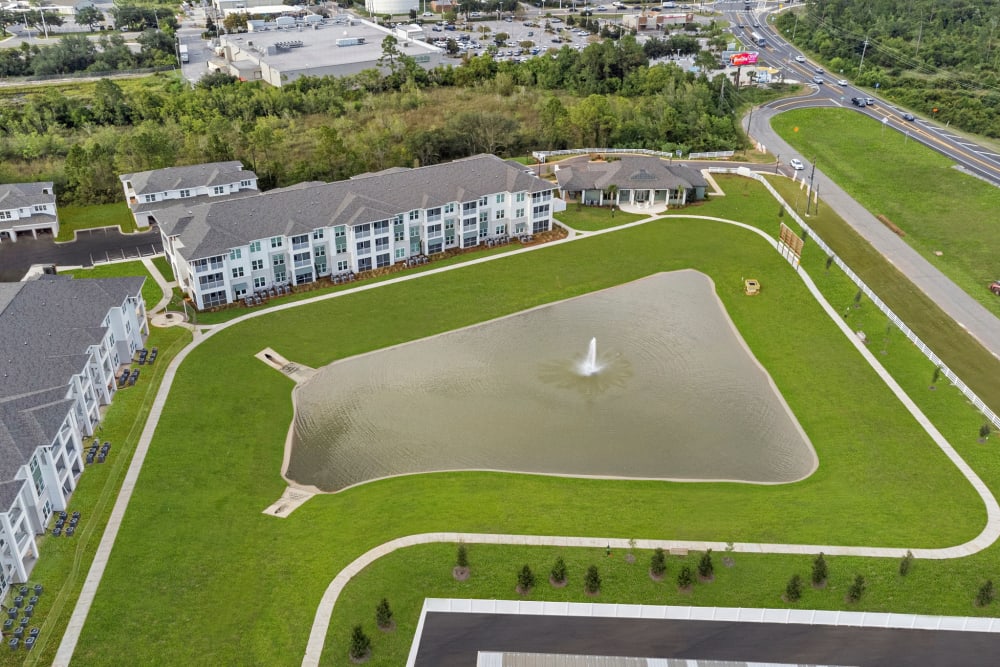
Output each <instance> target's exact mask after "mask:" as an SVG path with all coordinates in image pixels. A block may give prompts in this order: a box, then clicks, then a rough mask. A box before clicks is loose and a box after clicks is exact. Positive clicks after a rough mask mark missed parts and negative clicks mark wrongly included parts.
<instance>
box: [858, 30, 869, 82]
mask: <svg viewBox="0 0 1000 667" xmlns="http://www.w3.org/2000/svg"><path fill="white" fill-rule="evenodd" d="M867 51H868V36H867V35H865V46H864V48H863V49H861V62H860V63H858V76H861V66H862V65H864V64H865V53H866V52H867Z"/></svg>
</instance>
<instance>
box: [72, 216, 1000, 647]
mask: <svg viewBox="0 0 1000 667" xmlns="http://www.w3.org/2000/svg"><path fill="white" fill-rule="evenodd" d="M670 217H683V218H695V219H697V218H699V217H700V218H701V219H707V220H715V221H720V222H726V223H728V224H735V225H738V226H740V227H743V228H746V229H749V230H751V231H753V232H754V233H756V234H758V235H759V236H761V237H763V238H764V239H766V240H767V242H768V243H771V245H772V247H775V240H774V239H773V238H771V237H770V236H768V235H767V234H766V233H764V232H762V231H760V230H758V229H756V228H753V227H750V226H749V225H745V224H743V223H740V222H735V221H726V220H721V219H719V218H711V217H705V216H690V215H676V216H670ZM657 219H660V218H659V216H657V217H651V218H647V219H644V220H639V221H636V222H632V223H628V224H626V225H621V226H619V227H615V228H611V229H605V230H600V231H597V232H593V233H592V234H589V235H588V236H596V235H599V234H607V233H613V232H616V231H620V230H622V229H627V228H629V227H634V226H636V225H641V224H647V223H649V222H651V221H653V220H657ZM580 238H586V237H581V236H571V237H567V238H565V239H560V240H557V241H553V242H551V243H546V244H543V245H537V246H529V247H526V248H521V249H519V250H513V251H511V252H507V253H501V254H498V255H491V256H488V257H480V258H477V259H474V260H471V261H469V262H464V263H461V264H454V265H450V266H444V267H439V268H436V269H430V270H428V271H423V272H420V273H414V274H407V275H403V276H400V277H397V278H392V279H390V280H386V281H383V282H378V283H368V284H365V285H359V286H358V287H355V288H352V289H349V290H344V291H340V292H333V293H330V294H325V295H320V296H317V297H314V298H311V299H305V300H302V301H297V302H293V303H287V304H282V305H280V306H275V307H273V308H268V309H266V310H260V311H255V312H252V313H248V314H246V315H243V316H241V317H238V318H235V319H233V320H230V321H229V322H226V323H223V324H218V325H215V326H213V327H211V328H210V329H205V328H200V329H196V331H195V333H196V335H195V338H194V340H193V341H192V342H191V343H190V344H189V345H188V346H187V347H185V348H184V349H183V350H182V351H181V352H180V353H179V354H178V355H177V356H176V357H175V358H174V359H173V360H172V361H171V363H170V365H169V366H168V368H167V370H166V372H165V375H164V378H163V382H162V384H161V385H160V389H159V391H158V392H157V395H156V398H155V400H154V402H153V406H152V408H151V410H150V413H149V416H148V417H147V419H146V425H145V427H144V428H143V431H142V434H141V435H140V437H139V441H138V443H137V445H136V450H135V454H134V456H133V458H132V461H131V464H130V465H129V469H128V472H127V473H126V476H125V480H124V482H123V483H122V488H121V491H120V492H119V494H118V498H117V500H116V502H115V505H114V507H113V508H112V511H111V515H110V516H109V518H108V524H107V528H106V529H105V532H104V535H103V537H102V539H101V543H100V544H99V545H98V548H97V551H96V553H95V555H94V561H93V563H92V564H91V567H90V570H89V571H88V573H87V578H86V580H85V581H84V584H83V588H82V590H81V592H80V597H79V598H78V600H77V603H76V607H75V608H74V610H73V614H72V616H71V618H70V621H69V623H68V625H67V627H66V631H65V633H64V634H63V638H62V642H61V643H60V645H59V649H58V651H57V653H56V657H55V660H54V662H53V665H56V666H57V667H64V666H68V665H69V664H70V661H71V659H72V657H73V652H74V650H75V648H76V644H77V642H78V641H79V638H80V634H81V632H82V631H83V627H84V624H85V623H86V620H87V614H88V613H89V611H90V607H91V605H92V604H93V602H94V598H95V596H96V594H97V590H98V587H99V586H100V582H101V578H102V577H103V575H104V570H105V569H106V568H107V564H108V560H109V559H110V556H111V551H112V549H113V548H114V543H115V540H116V539H117V536H118V531H119V530H120V529H121V523H122V520H123V518H124V516H125V511H126V509H127V508H128V503H129V501H130V499H131V497H132V493H133V492H134V491H135V486H136V482H137V480H138V477H139V473H140V471H141V470H142V465H143V462H144V461H145V458H146V455H147V454H148V452H149V446H150V444H151V442H152V439H153V435H154V433H155V431H156V427H157V424H158V421H159V418H160V415H161V414H162V413H163V409H164V407H165V405H166V400H167V396H168V395H169V393H170V389H171V387H172V385H173V381H174V378H175V376H176V374H177V370H178V369H179V368H180V366H181V364H182V363H183V362H184V360H185V359H186V358H187V356H188V355H189V354H190V353H191V352H192V351H193V350H194V349H195V348H196V347H197V346H198V345H200V344H201V342H203V341H204V340H207V339H208V338H210V337H212V336H213V335H214V334H216V333H217V332H219V331H223V330H225V329H228V328H229V327H231V326H236V325H238V324H240V323H242V322H245V321H247V320H249V319H251V318H254V317H260V316H262V315H269V314H271V313H274V312H278V311H281V310H286V309H289V308H298V307H300V306H303V305H306V304H312V303H316V302H319V301H323V300H327V299H336V298H341V297H344V296H348V295H351V294H355V293H358V292H363V291H367V290H371V289H378V288H380V287H383V286H385V285H392V284H396V283H401V282H406V281H409V280H417V279H420V278H423V277H425V276H428V275H435V274H439V273H445V272H448V271H455V270H459V269H462V268H465V267H467V266H471V265H475V264H482V263H485V262H491V261H495V260H500V259H504V258H505V257H508V256H510V255H514V254H520V253H525V252H534V251H536V250H539V249H542V248H547V247H550V246H552V245H558V244H561V243H572V242H573V241H575V240H578V239H580ZM156 273H157V274H158V273H159V271H157V272H156ZM803 275H804V274H803ZM160 277H161V278H162V276H160ZM806 284H807V286H808V287H809V288H810V290H811V291H812V292H813V293H814V294H817V295H818V291H817V290H816V288H815V286H814V285H813V284H812V282H811V281H807V283H806ZM826 308H827V312H828V313H830V314H831V317H833V318H834V321H837V320H838V319H839V316H837V314H836V312H835V311H833V309H832V308H830V307H829V306H828V305H827V306H826ZM841 328H842V330H844V332H845V335H847V336H848V337H849V339H851V340H855V338H856V337H855V336H854V334H853V333H852V332H851V331H850V330H849V329H848V328H847V327H846V325H841ZM199 332H200V333H199ZM855 344H856V345H859V343H858V342H857V341H856V340H855ZM859 350H861V351H862V353H863V354H864V353H866V352H867V350H864V349H861V348H859ZM866 358H868V359H869V363H871V362H873V361H874V362H875V363H876V364H877V360H875V359H874V357H872V356H871V355H870V354H868V355H867V356H866ZM878 369H881V365H880V364H879V365H878V366H876V370H878ZM879 374H880V375H881V376H883V377H888V373H886V372H885V370H884V369H881V371H880V372H879ZM889 380H891V378H889ZM890 387H893V388H894V390H896V391H897V392H898V393H899V395H900V399H901V400H903V401H904V404H906V405H907V406H908V407H909V406H911V405H913V403H912V401H910V400H909V398H908V397H906V395H905V394H904V393H902V391H901V390H900V389H899V387H898V385H895V383H894V382H893V383H892V384H890ZM913 408H914V409H915V408H916V406H915V405H913ZM912 411H913V410H911V412H912ZM917 413H919V410H917ZM915 416H916V415H915ZM919 420H920V423H921V424H926V425H927V426H929V427H930V428H931V429H933V432H932V431H928V432H929V433H931V435H932V437H933V438H934V439H935V442H937V443H938V445H939V446H942V449H944V451H945V453H946V454H948V456H949V458H951V459H952V461H954V462H955V463H956V465H958V466H959V469H960V470H962V471H963V474H965V475H966V477H967V478H968V479H969V481H970V483H972V484H973V486H974V487H975V488H976V490H977V492H979V494H980V496H981V497H982V498H983V502H984V503H985V505H986V507H987V515H988V522H987V525H986V528H984V530H983V532H982V533H980V535H978V536H977V537H976V538H974V539H973V540H971V541H969V542H967V543H966V544H963V545H959V546H956V547H949V548H946V549H930V550H914V555H915V556H917V557H918V558H956V557H960V556H964V555H968V554H970V553H975V552H976V551H980V550H982V549H984V548H986V547H987V546H989V545H990V544H992V543H993V541H995V540H996V539H997V535H998V534H1000V510H998V506H997V502H996V500H995V499H994V498H993V495H992V494H991V493H990V492H989V490H988V489H987V488H986V486H985V484H983V483H982V481H981V480H979V478H978V476H976V475H975V473H974V472H973V471H972V469H971V468H969V466H968V465H966V464H965V462H964V461H962V459H961V458H960V457H959V456H958V455H957V453H955V452H954V450H953V449H952V448H951V446H950V445H949V444H948V443H947V442H946V441H945V440H944V438H943V437H942V436H941V434H940V433H938V432H937V430H936V429H934V427H933V425H931V424H930V422H929V421H928V420H927V419H926V417H924V416H923V415H922V414H920V417H919ZM925 428H926V426H925ZM949 452H950V453H949ZM440 535H442V536H443V537H439V538H437V539H436V540H429V541H442V540H443V541H454V540H455V539H456V537H455V535H460V534H453V533H441V534H440ZM407 539H415V538H414V537H411V538H405V537H404V538H399V540H393V541H391V542H388V543H386V545H382V547H376V549H373V550H372V551H370V552H369V554H371V553H373V552H375V551H376V550H378V549H382V548H383V547H386V548H387V551H385V552H384V553H388V552H390V551H393V550H394V549H396V548H400V546H406V544H402V545H397V546H388V545H395V544H396V543H397V542H399V541H400V540H404V541H405V540H407ZM483 539H500V540H503V539H522V540H529V541H530V540H539V539H553V540H567V541H568V542H567V543H566V545H567V546H590V545H591V544H592V543H602V544H604V545H606V544H608V543H609V541H610V540H607V539H605V538H587V537H553V538H541V537H537V536H504V535H498V536H485V537H484V538H483ZM468 541H470V542H472V541H473V539H472V538H471V537H469V538H468ZM578 541H579V543H577V542H578ZM529 543H532V542H529ZM639 543H640V544H672V545H673V546H674V547H675V548H692V549H703V548H707V547H709V546H710V547H712V548H725V545H724V544H722V543H712V542H683V541H679V542H672V543H666V542H655V543H654V542H651V541H640V542H639ZM539 544H542V543H540V542H539ZM560 544H562V543H560ZM613 544H617V542H614V543H613ZM720 545H721V546H720ZM739 546H740V550H741V551H746V552H768V553H807V554H811V553H818V552H819V551H823V552H824V553H828V554H831V555H839V554H853V555H861V556H892V557H898V556H899V555H901V552H902V551H901V550H900V549H880V548H878V547H841V546H817V545H787V544H745V545H739ZM380 553H381V552H380ZM367 555H368V554H366V555H365V556H361V557H360V558H359V559H358V560H356V561H355V563H358V562H359V561H360V560H361V559H364V558H365V557H366V556H367ZM376 557H378V556H373V559H374V558H376ZM362 567H363V566H362ZM352 568H354V563H352V565H350V566H348V568H346V569H345V570H344V571H343V572H342V573H341V574H339V575H337V578H335V579H334V582H337V581H339V580H340V577H341V575H345V573H347V574H346V575H345V576H346V578H347V580H349V579H350V578H351V577H352V576H353V575H354V574H355V573H356V572H357V571H358V570H360V567H359V568H356V569H352ZM342 587H343V586H342V585H341V586H340V587H339V588H338V587H335V586H334V583H331V584H330V587H329V588H328V590H327V593H326V594H324V596H323V600H322V601H321V603H320V609H321V610H322V609H323V608H324V605H328V606H329V610H330V611H332V609H333V604H334V603H335V601H336V598H337V596H338V595H339V593H340V589H341V588H342ZM330 596H332V597H330ZM323 617H324V616H323V614H322V613H320V612H317V617H316V621H315V622H314V625H313V631H312V634H311V635H310V642H309V647H308V648H307V656H309V655H317V656H318V655H319V653H320V652H321V651H322V642H323V640H324V639H325V637H326V629H327V626H328V625H329V614H326V615H325V621H324V620H323ZM317 624H320V625H322V630H320V629H318V625H317ZM317 634H318V635H319V636H320V638H319V639H314V638H313V635H317ZM316 642H318V649H317V648H316V646H315V645H314V644H315V643H316ZM308 664H314V663H308Z"/></svg>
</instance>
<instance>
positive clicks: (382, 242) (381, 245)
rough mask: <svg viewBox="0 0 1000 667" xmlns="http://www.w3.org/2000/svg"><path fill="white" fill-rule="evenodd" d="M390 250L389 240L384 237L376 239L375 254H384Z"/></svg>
mask: <svg viewBox="0 0 1000 667" xmlns="http://www.w3.org/2000/svg"><path fill="white" fill-rule="evenodd" d="M388 249H389V238H388V237H383V238H380V239H375V252H383V251H385V250H388Z"/></svg>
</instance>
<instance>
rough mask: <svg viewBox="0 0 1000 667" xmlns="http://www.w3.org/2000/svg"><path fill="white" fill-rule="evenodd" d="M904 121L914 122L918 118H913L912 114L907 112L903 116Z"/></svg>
mask: <svg viewBox="0 0 1000 667" xmlns="http://www.w3.org/2000/svg"><path fill="white" fill-rule="evenodd" d="M903 120H910V121H913V120H916V118H914V117H913V114H912V113H909V112H907V113H904V114H903Z"/></svg>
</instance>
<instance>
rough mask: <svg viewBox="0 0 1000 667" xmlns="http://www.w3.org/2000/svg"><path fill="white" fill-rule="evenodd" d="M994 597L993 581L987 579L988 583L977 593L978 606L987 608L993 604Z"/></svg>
mask: <svg viewBox="0 0 1000 667" xmlns="http://www.w3.org/2000/svg"><path fill="white" fill-rule="evenodd" d="M994 595H995V593H994V591H993V580H992V579H987V580H986V582H985V583H983V585H982V586H980V587H979V592H978V593H976V606H977V607H985V606H987V605H989V604H991V603H992V602H993V597H994Z"/></svg>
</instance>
